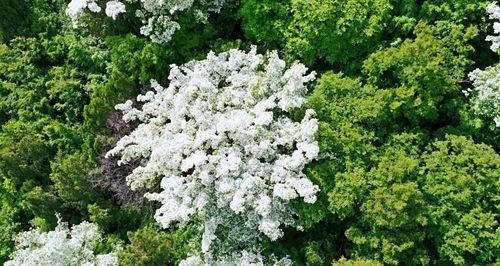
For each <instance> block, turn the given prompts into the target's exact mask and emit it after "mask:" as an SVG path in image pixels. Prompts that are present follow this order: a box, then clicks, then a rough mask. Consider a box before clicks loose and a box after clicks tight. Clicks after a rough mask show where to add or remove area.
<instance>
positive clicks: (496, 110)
mask: <svg viewBox="0 0 500 266" xmlns="http://www.w3.org/2000/svg"><path fill="white" fill-rule="evenodd" d="M469 78H470V79H471V80H472V82H473V83H472V84H473V85H474V88H473V89H472V90H471V89H469V90H468V91H467V94H468V93H472V94H473V95H474V98H473V106H472V108H473V110H474V111H475V113H477V114H479V115H483V116H486V117H490V118H492V119H493V121H494V123H495V126H496V127H500V64H496V65H495V66H492V67H487V68H486V69H485V70H480V69H476V70H474V71H472V72H471V73H469Z"/></svg>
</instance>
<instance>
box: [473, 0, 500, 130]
mask: <svg viewBox="0 0 500 266" xmlns="http://www.w3.org/2000/svg"><path fill="white" fill-rule="evenodd" d="M487 12H488V13H489V14H490V18H492V19H496V20H498V21H500V7H499V6H497V5H496V4H495V3H491V4H490V5H488V7H487ZM493 28H494V31H495V33H497V34H500V22H495V23H494V25H493ZM486 40H487V41H492V42H493V44H492V45H491V50H493V51H494V52H498V51H499V50H498V48H499V47H500V36H488V37H487V38H486ZM469 79H470V80H471V81H472V84H473V86H474V88H473V89H467V90H466V91H464V93H465V95H466V96H470V95H472V108H473V110H474V112H475V113H476V114H479V115H483V116H485V117H489V118H491V119H493V121H494V123H495V126H496V127H500V63H497V64H496V65H494V66H491V67H487V68H486V69H485V70H481V69H476V70H474V71H472V72H471V73H469Z"/></svg>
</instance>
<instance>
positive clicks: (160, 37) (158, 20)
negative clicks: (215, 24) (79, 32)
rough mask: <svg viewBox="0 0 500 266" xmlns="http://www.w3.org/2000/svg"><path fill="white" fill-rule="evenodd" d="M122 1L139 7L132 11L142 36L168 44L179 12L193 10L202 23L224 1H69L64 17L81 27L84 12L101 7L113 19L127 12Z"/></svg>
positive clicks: (176, 26) (97, 9)
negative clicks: (139, 21)
mask: <svg viewBox="0 0 500 266" xmlns="http://www.w3.org/2000/svg"><path fill="white" fill-rule="evenodd" d="M99 2H103V3H102V4H99ZM123 2H125V3H129V4H138V5H139V6H140V8H139V9H137V10H134V11H133V12H135V15H136V16H137V17H138V18H139V19H140V20H141V21H142V23H143V26H142V27H141V28H140V32H141V34H143V35H145V36H148V37H149V38H150V39H151V41H153V42H155V43H165V42H168V41H170V39H171V38H172V35H173V34H174V32H175V31H176V30H178V29H179V28H180V25H179V23H177V22H176V21H175V18H176V15H177V14H178V13H179V12H182V11H187V10H190V9H193V10H192V11H193V12H195V14H196V17H197V18H198V19H199V20H200V21H204V20H206V19H207V17H208V14H209V13H210V12H219V11H220V9H221V7H222V5H223V4H224V3H225V2H226V0H162V1H158V0H121V1H118V0H111V1H98V0H71V2H70V3H69V5H68V8H67V10H66V14H67V15H68V16H69V17H70V18H71V20H72V22H73V26H74V27H78V26H79V25H80V19H81V18H82V16H83V15H84V14H85V12H92V13H99V12H101V11H102V9H103V8H104V12H105V14H106V16H108V17H111V18H113V19H114V20H116V19H117V17H118V15H119V14H121V13H125V12H126V6H125V4H124V3H123Z"/></svg>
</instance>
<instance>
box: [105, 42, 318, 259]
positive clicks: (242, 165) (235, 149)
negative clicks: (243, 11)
mask: <svg viewBox="0 0 500 266" xmlns="http://www.w3.org/2000/svg"><path fill="white" fill-rule="evenodd" d="M306 72H307V68H306V67H305V66H304V65H302V64H298V63H296V64H294V65H292V66H291V67H290V68H288V69H286V65H285V62H284V61H283V60H281V59H279V57H278V55H277V53H276V52H273V53H270V54H268V55H267V56H262V55H260V54H257V53H256V49H255V47H253V48H252V50H251V51H250V52H248V53H245V52H243V51H239V50H230V51H229V52H228V53H221V54H219V55H216V54H214V53H212V52H211V53H209V54H208V57H207V59H205V60H202V61H191V62H189V63H187V64H185V65H183V66H180V67H178V66H175V65H172V66H171V72H170V76H169V80H170V84H169V86H168V87H162V86H161V85H159V84H158V83H157V82H155V81H152V87H153V88H154V90H155V91H149V92H147V93H146V94H144V95H139V96H138V97H137V100H138V101H139V102H143V105H142V108H141V110H139V109H135V108H133V107H132V101H127V102H125V103H124V104H120V105H117V106H116V108H117V109H118V110H122V111H123V113H124V116H123V119H124V120H125V121H132V120H139V121H141V122H142V123H141V124H139V126H138V127H137V128H136V129H135V130H134V131H133V132H132V133H131V134H130V135H128V136H125V137H123V138H122V139H120V140H119V141H118V143H117V144H116V147H115V148H114V149H112V150H111V151H109V152H108V154H107V156H115V155H121V160H120V161H119V163H127V162H129V161H130V160H132V159H134V158H138V157H140V158H143V163H142V165H141V166H139V167H137V168H135V169H134V171H133V172H132V173H131V174H130V175H129V176H128V177H127V182H128V184H129V185H130V186H131V187H132V189H138V188H142V187H152V186H154V185H156V184H157V182H158V180H161V182H160V188H161V191H160V192H159V193H148V194H146V197H147V198H148V199H151V200H155V201H159V202H161V203H162V206H161V207H160V208H159V209H158V210H156V214H155V218H156V220H157V221H158V222H159V223H161V224H162V225H163V227H164V228H168V227H169V226H170V225H171V224H172V223H173V222H180V223H181V224H184V223H186V222H188V221H190V220H191V219H192V217H193V216H195V215H196V216H197V217H199V218H201V222H202V226H203V229H204V233H203V236H202V245H201V248H202V251H203V254H204V255H203V256H204V257H205V258H210V256H212V255H213V253H214V252H213V251H214V250H215V251H221V250H223V249H226V248H225V247H227V249H228V250H230V249H231V246H245V245H250V243H252V245H253V244H255V243H256V241H258V239H259V237H260V235H261V233H263V234H264V235H266V236H268V237H269V238H270V239H271V240H275V239H277V238H279V237H281V236H282V235H283V232H282V230H281V229H280V226H281V225H282V224H286V225H292V224H293V218H292V214H293V210H292V209H291V208H290V204H289V202H290V201H291V200H293V199H297V198H303V200H304V201H305V202H307V203H314V202H315V201H316V195H315V194H316V192H318V186H316V185H314V184H313V183H312V182H311V181H310V180H309V179H308V178H307V177H306V176H305V174H303V173H302V170H303V168H304V166H305V165H306V164H307V163H308V162H310V161H311V160H313V159H314V158H316V157H317V156H318V152H319V147H318V144H317V142H316V141H315V140H314V134H315V133H316V131H317V129H318V125H317V120H316V119H314V118H313V115H314V112H313V111H312V110H307V111H306V113H305V116H304V118H303V119H302V121H300V122H294V121H292V120H291V119H290V118H288V117H287V115H286V114H287V113H288V112H289V111H291V110H292V109H294V108H298V107H301V106H302V105H303V104H304V103H305V102H306V99H305V98H304V94H305V93H306V91H307V88H306V86H305V84H306V83H307V82H309V81H311V80H313V79H314V74H308V75H306ZM219 232H225V233H224V235H222V236H219V235H218V234H219ZM235 242H238V244H237V245H235V244H234V243H235ZM228 243H231V244H228ZM214 246H215V247H214Z"/></svg>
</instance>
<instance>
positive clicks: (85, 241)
mask: <svg viewBox="0 0 500 266" xmlns="http://www.w3.org/2000/svg"><path fill="white" fill-rule="evenodd" d="M101 237H102V236H101V234H100V232H99V230H98V227H97V225H95V224H92V223H89V222H82V223H81V224H79V225H75V226H73V227H72V228H71V230H70V229H69V228H68V225H67V224H66V223H62V222H59V224H58V226H57V227H56V229H55V230H54V231H50V232H46V233H44V232H41V230H40V229H39V228H37V229H32V230H30V231H26V232H23V233H20V234H19V235H17V236H16V239H15V241H16V250H15V251H14V252H13V253H12V254H11V258H12V260H9V261H7V262H5V264H4V266H93V265H95V266H114V265H118V256H117V254H116V253H108V254H101V255H96V254H94V250H93V248H94V246H95V245H96V244H97V243H98V242H99V241H100V240H101Z"/></svg>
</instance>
